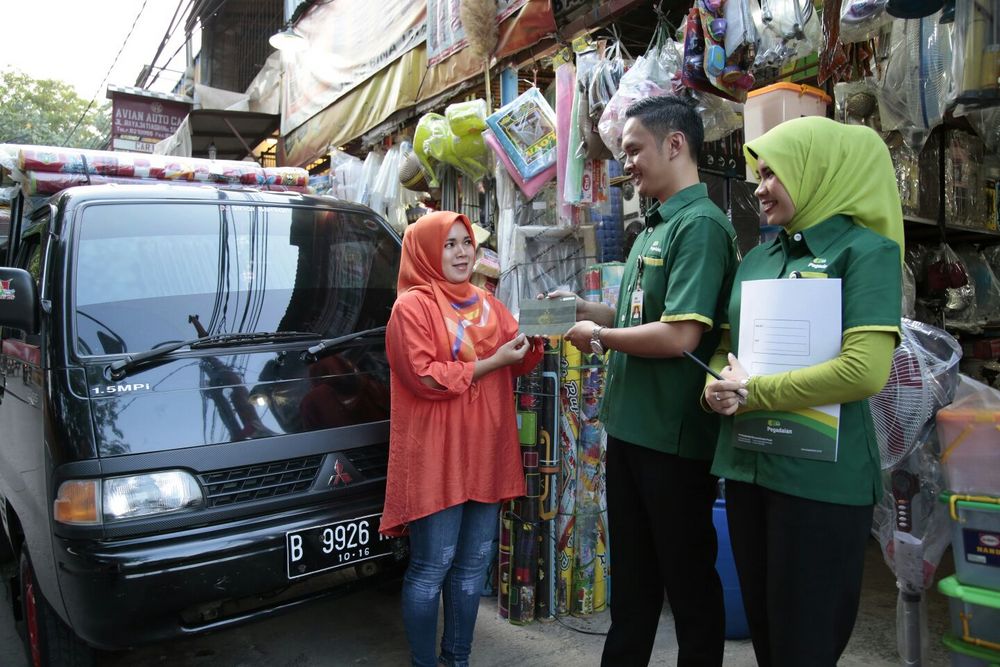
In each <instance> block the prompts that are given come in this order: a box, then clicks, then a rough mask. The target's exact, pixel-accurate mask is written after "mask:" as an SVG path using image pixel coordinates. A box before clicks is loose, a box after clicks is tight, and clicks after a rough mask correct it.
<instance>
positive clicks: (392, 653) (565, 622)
mask: <svg viewBox="0 0 1000 667" xmlns="http://www.w3.org/2000/svg"><path fill="white" fill-rule="evenodd" d="M939 572H940V574H941V576H944V575H947V574H951V572H953V566H952V564H951V557H950V554H946V555H945V560H944V562H943V563H942V565H941V567H940V568H939ZM927 603H928V604H927V609H928V613H927V617H928V619H929V623H928V626H929V629H928V632H927V637H928V639H929V645H930V652H929V654H928V660H927V662H926V663H925V667H937V666H944V665H947V664H948V658H947V654H946V653H945V651H944V650H943V649H942V648H941V647H940V637H941V634H942V633H943V632H944V630H945V629H946V627H947V624H948V618H947V613H948V612H947V602H946V600H945V599H944V598H943V596H942V595H940V594H939V593H937V592H936V591H931V592H929V593H928V595H927ZM895 617H896V587H895V582H894V578H893V576H892V574H891V573H890V572H889V569H888V568H887V567H886V566H885V564H884V563H883V562H882V558H881V556H880V554H879V550H878V544H877V543H876V542H875V541H874V540H873V541H872V542H871V543H870V544H869V549H868V558H867V563H866V569H865V580H864V591H863V595H862V600H861V610H860V613H859V616H858V622H857V624H856V626H855V630H854V635H853V637H852V639H851V642H850V644H849V645H848V647H847V651H846V652H845V654H844V656H843V659H842V660H841V662H840V664H841V665H842V666H843V667H890V666H893V665H899V664H901V663H900V660H899V657H898V655H897V654H896V649H895V645H896V623H895ZM608 623H609V619H608V615H607V612H605V613H602V614H598V615H596V616H594V617H592V618H588V619H579V618H567V619H562V620H561V621H560V622H555V623H544V624H543V623H535V624H533V625H529V626H524V627H518V626H513V625H510V624H509V623H507V622H505V621H502V620H500V619H498V618H497V616H496V601H495V600H492V599H484V600H483V601H482V605H481V606H480V615H479V622H478V625H477V627H476V639H475V643H474V646H473V660H472V664H473V665H474V666H475V667H509V666H510V665H517V667H561V666H563V665H566V666H570V665H572V666H574V667H575V666H577V665H581V666H586V665H597V664H598V663H599V660H600V652H601V647H602V645H603V642H604V637H603V636H601V635H600V634H583V633H584V632H586V633H601V632H604V631H605V630H606V629H607V626H608ZM676 658H677V648H676V640H675V636H674V631H673V622H672V620H671V617H670V612H669V610H664V613H663V617H662V619H661V622H660V628H659V632H658V634H657V639H656V647H655V649H654V652H653V659H652V661H651V662H650V664H651V665H657V666H660V665H674V664H676ZM99 664H100V665H102V666H103V667H125V666H128V667H154V666H155V667H161V666H163V665H171V666H174V665H177V666H191V667H253V666H257V665H266V666H268V667H321V666H322V667H328V666H330V665H334V666H340V665H366V666H370V667H382V666H384V667H395V666H397V665H399V666H402V665H406V664H407V648H406V641H405V638H404V635H403V627H402V621H401V618H400V614H399V593H398V592H389V593H386V592H378V591H367V592H364V593H360V594H358V595H356V596H354V597H351V598H346V599H340V600H327V601H321V602H317V603H314V604H310V605H308V606H306V607H304V608H301V609H298V610H296V611H294V612H291V613H288V614H284V615H282V616H279V617H277V618H274V619H270V620H267V621H262V622H258V623H254V624H250V625H246V626H243V627H239V628H233V629H230V630H226V631H221V632H218V633H215V634H211V635H206V636H201V637H193V638H189V639H180V640H176V641H173V642H169V643H167V644H162V645H157V646H150V647H143V648H139V649H135V650H133V651H128V652H124V653H116V654H102V655H101V656H100V660H99ZM725 664H726V666H727V667H752V666H753V665H755V664H756V663H755V660H754V657H753V649H752V647H751V646H750V641H749V640H742V641H730V642H727V643H726V658H725ZM0 665H3V666H4V667H26V665H27V663H26V661H25V659H24V654H23V652H22V650H21V644H20V641H19V639H18V638H17V636H16V635H15V633H14V628H13V622H12V619H11V616H10V612H9V610H8V608H7V607H6V606H4V605H0Z"/></svg>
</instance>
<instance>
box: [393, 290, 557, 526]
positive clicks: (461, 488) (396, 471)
mask: <svg viewBox="0 0 1000 667" xmlns="http://www.w3.org/2000/svg"><path fill="white" fill-rule="evenodd" d="M487 298H488V299H489V305H490V308H491V309H492V312H493V313H495V314H496V316H498V317H499V318H500V320H499V322H500V326H501V331H502V334H503V335H502V336H500V341H501V344H503V343H505V342H507V341H509V340H510V339H512V338H514V337H515V336H516V335H517V322H516V321H515V320H514V317H513V316H512V315H511V314H510V312H509V311H508V310H507V308H506V307H504V305H503V304H502V303H500V302H499V301H497V300H496V299H494V298H493V297H492V296H487ZM440 319H441V311H440V310H439V307H438V305H437V303H436V302H435V301H434V299H433V297H431V296H429V295H427V294H426V293H423V292H419V291H415V290H411V291H409V292H405V293H403V294H402V295H400V296H399V298H397V300H396V303H395V305H394V306H393V309H392V316H391V317H390V318H389V324H388V328H387V330H386V338H385V345H386V351H387V353H388V357H389V369H390V373H389V375H390V391H391V397H392V405H391V408H390V416H389V472H388V478H387V480H386V493H385V509H384V510H383V514H382V525H381V527H380V531H381V532H382V533H384V534H386V535H402V534H404V533H405V532H406V525H407V524H408V523H409V522H410V521H413V520H415V519H419V518H422V517H425V516H428V515H430V514H433V513H434V512H437V511H440V510H443V509H445V508H447V507H452V506H454V505H458V504H460V503H463V502H466V501H469V500H475V501H478V502H482V503H495V502H500V501H503V500H509V499H511V498H516V497H518V496H522V495H524V492H525V489H524V470H523V468H522V466H521V454H520V445H518V437H517V415H516V411H515V406H514V391H513V389H514V385H513V380H514V378H515V377H516V376H518V375H523V374H525V373H528V372H530V371H531V369H533V368H534V367H535V366H536V365H537V364H538V362H539V361H541V359H542V353H543V350H542V348H541V346H540V345H533V346H532V348H531V349H530V350H529V351H528V353H527V354H526V355H525V357H524V359H523V360H522V361H521V362H520V363H518V364H515V365H512V366H505V367H503V368H500V369H498V370H496V371H493V372H492V373H488V374H486V375H484V376H482V377H480V378H479V379H478V380H476V381H473V379H472V374H473V371H474V370H475V362H474V361H451V360H450V354H449V353H448V352H447V351H446V350H443V349H440V348H439V346H438V344H437V343H436V340H437V338H438V337H437V336H435V335H434V328H435V327H437V326H438V321H439V320H440ZM495 351H496V350H492V351H491V352H490V353H489V354H488V355H483V357H484V358H485V357H488V356H491V355H492V354H493V353H494V352H495ZM421 377H431V378H434V380H436V381H437V383H438V384H439V385H441V386H442V387H444V388H443V389H434V388H431V387H428V386H427V385H425V384H424V383H423V382H421V381H420V378H421Z"/></svg>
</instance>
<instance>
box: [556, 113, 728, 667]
mask: <svg viewBox="0 0 1000 667" xmlns="http://www.w3.org/2000/svg"><path fill="white" fill-rule="evenodd" d="M626 116H627V117H628V121H627V122H626V124H625V128H624V133H623V137H622V139H623V141H622V148H623V149H624V151H625V154H626V160H625V171H626V173H628V174H630V175H631V176H632V179H633V181H634V183H635V187H636V189H637V190H638V192H639V194H641V195H643V196H645V197H651V198H655V199H656V200H657V201H658V202H659V203H658V204H657V205H656V206H654V207H653V208H652V209H651V210H650V211H649V212H648V213H647V215H646V229H645V231H643V232H642V233H640V234H639V237H638V238H637V239H636V241H635V245H633V247H632V251H631V253H630V255H629V258H628V262H627V263H626V266H625V272H624V276H623V278H622V287H621V292H620V294H619V297H618V307H617V311H614V310H612V309H611V308H609V307H607V306H604V305H602V304H599V303H590V302H585V301H583V300H581V299H578V301H577V319H578V322H577V324H576V325H574V326H573V328H572V329H570V330H569V331H568V332H567V333H566V337H567V338H569V339H570V340H571V341H572V342H573V344H574V345H575V346H576V347H578V348H580V349H581V350H584V351H585V352H590V351H591V350H594V351H597V352H602V351H603V350H611V355H610V359H609V361H608V372H607V384H606V387H605V394H604V402H603V405H602V408H601V419H602V421H603V422H604V425H605V428H606V429H607V433H608V449H607V496H608V521H609V532H610V540H611V545H610V546H611V548H610V553H611V561H612V568H613V569H612V572H613V576H614V582H615V583H614V595H613V596H612V598H611V629H610V630H609V632H608V638H607V640H606V642H605V644H604V654H603V657H602V661H601V664H602V665H605V666H612V665H613V666H614V667H621V666H626V667H627V666H631V665H646V664H648V662H649V658H650V654H651V652H652V648H653V640H654V638H655V635H656V627H657V624H658V622H659V617H660V612H661V610H662V606H663V591H664V589H665V590H666V594H667V598H668V600H669V601H670V607H671V610H672V611H673V615H674V624H675V627H676V631H677V642H678V647H679V652H678V664H679V665H683V666H689V665H691V666H693V665H699V666H700V665H721V664H722V655H723V645H724V630H725V610H724V606H723V596H722V586H721V583H720V581H719V576H718V574H717V573H716V571H715V557H716V551H717V543H716V535H715V528H714V526H713V523H712V508H713V505H714V502H715V498H716V493H717V482H718V480H717V478H716V477H713V476H712V475H711V472H710V466H711V460H712V455H713V452H714V443H715V440H716V438H717V435H718V421H717V419H716V416H715V415H712V414H708V413H706V412H705V411H704V410H702V409H701V407H700V405H699V397H700V394H701V389H702V387H703V386H704V377H705V376H704V372H703V371H702V370H700V369H699V368H698V366H697V365H695V364H694V363H692V362H691V361H689V360H687V359H684V358H683V353H684V352H685V351H688V352H693V353H694V354H695V355H696V356H697V357H698V358H700V359H701V360H703V361H706V362H707V361H708V359H709V358H710V357H711V355H712V352H713V351H714V349H715V347H716V345H717V344H718V342H719V337H720V328H719V326H718V324H717V323H718V322H720V321H721V316H722V314H723V310H722V309H723V308H724V306H725V304H726V303H727V302H728V298H729V290H730V288H731V286H732V279H733V274H734V273H735V271H736V266H737V262H738V257H737V250H736V233H735V231H734V230H733V227H732V225H731V224H730V222H729V220H728V219H727V218H726V216H725V215H724V214H723V213H722V211H720V210H719V208H718V207H717V206H715V204H713V203H712V201H711V200H710V199H709V198H708V190H707V188H706V187H705V185H704V184H702V183H700V182H699V179H698V152H699V150H700V148H701V144H702V142H703V137H704V129H703V126H702V122H701V119H700V118H699V117H698V115H697V113H696V112H695V111H694V109H693V108H692V107H691V105H690V104H688V103H687V102H686V101H684V100H682V99H680V98H676V97H654V98H648V99H644V100H640V101H639V102H636V103H635V104H634V105H633V106H632V107H631V108H630V109H629V110H628V112H627V113H626Z"/></svg>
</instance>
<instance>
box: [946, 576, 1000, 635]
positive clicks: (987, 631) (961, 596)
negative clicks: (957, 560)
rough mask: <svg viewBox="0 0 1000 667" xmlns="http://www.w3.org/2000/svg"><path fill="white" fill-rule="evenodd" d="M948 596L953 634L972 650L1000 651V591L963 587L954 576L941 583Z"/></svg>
mask: <svg viewBox="0 0 1000 667" xmlns="http://www.w3.org/2000/svg"><path fill="white" fill-rule="evenodd" d="M938 590H939V591H941V592H942V593H943V594H945V595H947V596H948V609H949V615H950V616H951V634H952V636H953V637H954V638H955V639H958V640H961V642H962V644H966V645H968V646H970V647H978V648H985V649H989V650H991V651H1000V591H993V590H989V589H987V588H979V587H977V586H967V585H965V584H960V583H959V582H958V579H956V578H955V577H954V576H951V577H945V578H944V579H942V580H941V581H939V582H938Z"/></svg>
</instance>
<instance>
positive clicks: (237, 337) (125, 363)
mask: <svg viewBox="0 0 1000 667" xmlns="http://www.w3.org/2000/svg"><path fill="white" fill-rule="evenodd" d="M309 338H319V334H317V333H310V332H308V331H257V332H250V333H245V332H231V333H219V334H212V335H210V336H201V337H200V338H191V339H190V340H183V341H178V342H176V343H170V344H169V345H163V346H161V347H154V348H153V349H152V350H146V351H145V352H140V353H139V354H130V355H129V356H127V357H125V358H124V359H119V360H118V361H115V362H112V363H111V365H110V366H108V375H109V376H110V378H111V379H112V380H114V381H115V382H117V381H119V380H122V379H124V378H125V376H126V375H128V372H129V371H130V370H133V369H134V368H137V367H138V366H141V365H142V364H145V363H148V362H150V361H153V360H155V359H159V358H161V357H165V356H166V355H168V354H170V353H171V352H175V351H176V350H179V349H181V348H182V347H187V348H190V349H192V350H196V349H198V348H202V347H223V346H226V345H242V344H246V343H273V342H278V341H286V340H303V339H309Z"/></svg>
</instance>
